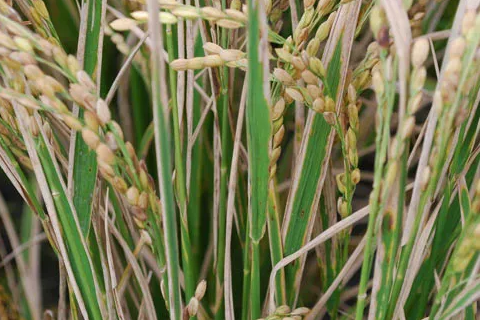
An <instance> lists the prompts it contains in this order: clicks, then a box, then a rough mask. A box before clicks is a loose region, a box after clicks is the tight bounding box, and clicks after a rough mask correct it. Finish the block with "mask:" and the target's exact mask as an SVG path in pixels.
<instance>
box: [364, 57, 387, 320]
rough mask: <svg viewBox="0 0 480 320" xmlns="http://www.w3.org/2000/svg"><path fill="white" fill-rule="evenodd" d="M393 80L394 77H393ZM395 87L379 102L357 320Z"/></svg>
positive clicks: (366, 277)
mask: <svg viewBox="0 0 480 320" xmlns="http://www.w3.org/2000/svg"><path fill="white" fill-rule="evenodd" d="M385 55H386V52H385V51H383V52H382V55H381V59H382V62H383V63H384V64H385V59H386V56H385ZM392 78H393V77H392ZM392 89H394V88H393V85H392V83H391V82H387V83H386V86H385V92H384V94H383V95H382V97H381V99H380V101H379V107H378V111H377V112H378V113H379V117H380V119H381V121H380V124H379V128H378V130H377V136H376V139H375V145H376V150H378V151H379V152H378V154H377V155H376V157H375V174H374V181H373V191H372V196H371V198H370V199H372V200H371V211H370V212H371V213H370V216H369V217H368V226H367V233H366V235H365V237H366V243H365V251H364V258H363V263H362V271H361V276H360V285H359V288H358V299H357V307H356V315H355V319H356V320H361V319H363V310H364V309H365V303H366V298H367V285H368V280H369V278H370V271H371V268H372V260H373V252H374V243H375V240H376V239H375V237H374V236H375V233H376V232H375V228H376V222H377V216H378V213H379V212H380V203H379V196H380V192H381V182H382V178H383V172H384V170H383V166H384V163H385V159H386V154H387V147H388V142H389V137H390V126H389V125H388V124H389V123H390V118H391V114H392V109H393V98H394V94H393V92H392Z"/></svg>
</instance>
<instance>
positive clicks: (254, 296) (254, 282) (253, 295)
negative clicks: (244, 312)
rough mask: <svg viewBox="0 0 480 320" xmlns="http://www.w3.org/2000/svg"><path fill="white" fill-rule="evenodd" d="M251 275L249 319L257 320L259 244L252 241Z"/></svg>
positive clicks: (259, 303)
mask: <svg viewBox="0 0 480 320" xmlns="http://www.w3.org/2000/svg"><path fill="white" fill-rule="evenodd" d="M251 245H252V247H251V250H252V255H251V258H252V274H251V278H250V281H251V285H250V299H251V302H250V303H251V305H250V319H258V318H260V316H261V298H260V243H259V242H256V241H252V243H251Z"/></svg>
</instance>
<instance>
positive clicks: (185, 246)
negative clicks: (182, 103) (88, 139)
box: [166, 25, 195, 303]
mask: <svg viewBox="0 0 480 320" xmlns="http://www.w3.org/2000/svg"><path fill="white" fill-rule="evenodd" d="M166 35H167V52H168V58H169V60H170V61H173V60H174V59H175V54H174V45H173V36H172V28H171V26H170V25H168V26H167V27H166ZM169 80H170V81H169V82H170V95H171V99H172V114H173V139H174V144H175V150H174V153H175V175H176V177H175V186H176V193H177V197H178V205H179V209H180V231H181V244H182V262H183V264H182V266H183V271H184V275H185V297H186V301H187V303H188V301H189V300H190V298H191V297H193V295H194V293H195V278H194V274H193V269H192V268H193V265H192V246H191V242H190V235H189V233H188V218H187V203H188V199H187V188H186V184H185V183H186V180H185V170H184V164H183V159H182V144H181V141H180V121H179V114H178V104H177V75H176V72H175V71H174V70H173V69H172V68H169Z"/></svg>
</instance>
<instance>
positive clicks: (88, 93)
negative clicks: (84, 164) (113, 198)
mask: <svg viewBox="0 0 480 320" xmlns="http://www.w3.org/2000/svg"><path fill="white" fill-rule="evenodd" d="M0 19H1V20H2V23H4V25H5V26H6V30H4V31H2V33H1V34H0V38H1V39H2V40H1V44H2V56H1V62H2V66H3V75H2V76H3V81H4V85H5V87H2V88H1V89H0V97H1V98H2V109H1V116H2V119H3V120H4V122H3V124H2V125H1V128H2V133H3V138H4V141H5V143H7V144H9V145H12V147H13V149H12V150H14V153H15V154H16V155H17V157H18V160H19V161H20V162H21V163H23V164H25V165H26V166H27V167H30V168H31V164H30V163H29V160H28V155H27V154H26V148H25V146H24V144H23V143H22V141H21V138H19V134H18V133H19V129H18V126H17V124H16V114H15V110H14V107H13V106H12V104H13V105H18V106H23V107H25V108H26V110H27V113H28V114H29V118H28V123H29V128H30V131H31V133H32V134H33V135H34V136H36V135H38V134H39V129H38V126H44V130H45V132H46V134H47V136H48V137H49V140H51V141H52V142H53V143H55V139H54V138H53V136H52V135H51V133H52V131H51V129H50V124H49V122H44V121H43V120H41V119H40V118H37V119H36V118H35V115H34V112H35V111H47V112H49V113H51V114H52V115H53V116H55V117H56V118H57V119H58V120H59V121H60V122H61V123H63V124H64V125H67V126H68V128H70V129H72V130H75V131H79V132H81V134H82V137H83V139H84V140H85V142H86V143H87V145H88V146H89V147H90V148H91V150H94V151H95V152H96V154H97V161H98V164H99V172H100V174H101V175H102V177H103V178H104V179H105V180H106V181H108V182H109V183H111V185H112V186H113V187H114V188H115V190H116V191H118V192H119V193H120V194H123V195H125V197H126V199H127V200H128V203H129V204H130V205H131V206H132V212H133V214H134V218H135V221H136V222H137V225H138V226H139V227H141V228H143V223H144V222H145V220H146V214H145V211H146V210H147V209H148V208H149V207H150V208H153V210H155V211H157V212H158V210H159V208H158V198H157V196H156V195H155V186H154V184H153V183H154V181H153V178H152V177H151V176H150V175H149V174H148V173H147V170H146V166H145V163H144V161H143V160H142V161H140V160H139V159H138V158H137V156H136V151H135V150H134V148H133V146H132V144H131V143H130V142H125V141H124V137H123V132H122V129H121V127H120V125H119V124H118V123H117V122H116V121H114V120H112V119H111V112H110V110H109V107H108V105H107V104H106V103H105V101H104V100H102V99H101V98H99V97H98V94H97V92H96V85H95V84H94V82H93V81H92V79H91V78H90V76H89V75H88V74H87V73H86V72H85V71H83V70H80V68H79V64H78V61H77V59H76V58H75V57H74V56H72V55H67V54H66V53H65V52H64V51H63V49H61V48H60V47H59V46H57V45H56V44H52V43H50V42H48V41H45V40H44V39H42V38H40V37H38V36H37V35H35V34H33V33H31V32H30V31H29V30H27V29H26V28H24V27H22V26H21V25H20V24H19V23H17V22H15V21H12V20H9V19H8V18H6V17H5V16H2V17H1V18H0ZM39 61H40V63H39ZM43 66H48V67H51V68H55V70H57V71H58V72H61V74H62V75H63V76H64V80H66V81H68V83H69V87H68V88H66V87H64V86H63V85H62V84H61V83H60V82H59V81H58V80H56V79H55V78H54V77H52V76H51V75H48V74H46V73H44V71H42V69H41V67H43ZM71 103H75V104H76V105H78V106H80V107H82V108H83V109H84V110H85V117H84V119H83V120H81V119H79V118H78V117H77V116H75V115H74V114H73V113H72V111H71V109H69V107H68V106H67V104H71ZM63 132H64V133H67V131H65V130H64V131H63ZM11 133H14V134H13V135H12V134H11ZM54 145H55V144H54ZM56 145H57V147H59V145H58V143H57V144H56ZM57 152H58V154H61V151H60V150H57ZM127 181H128V182H127Z"/></svg>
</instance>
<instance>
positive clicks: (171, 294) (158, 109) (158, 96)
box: [147, 0, 182, 319]
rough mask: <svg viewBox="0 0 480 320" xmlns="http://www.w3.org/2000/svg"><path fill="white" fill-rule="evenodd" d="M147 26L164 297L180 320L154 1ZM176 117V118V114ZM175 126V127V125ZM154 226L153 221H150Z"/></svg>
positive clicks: (162, 74) (159, 40)
mask: <svg viewBox="0 0 480 320" xmlns="http://www.w3.org/2000/svg"><path fill="white" fill-rule="evenodd" d="M147 8H148V14H149V19H148V24H149V30H150V34H151V37H152V45H153V46H154V50H152V60H151V63H152V64H151V67H152V68H151V69H152V101H153V109H154V110H153V114H154V116H153V120H154V124H155V151H156V157H157V170H158V175H159V187H160V192H161V196H162V201H161V206H162V210H161V212H162V222H163V228H164V230H163V234H164V238H165V247H166V249H165V255H166V265H167V274H168V293H167V296H168V297H165V299H168V301H169V313H170V318H171V319H180V317H181V314H182V295H181V291H180V272H179V268H178V266H179V257H178V241H177V222H176V215H175V205H174V203H175V202H174V193H173V186H172V182H171V175H172V166H171V163H170V156H171V149H170V131H169V129H168V109H167V104H168V102H167V90H166V87H165V66H164V63H163V59H162V57H161V52H162V48H163V45H162V42H163V41H162V33H161V30H162V29H161V25H160V21H159V16H158V11H159V6H158V2H157V1H156V0H148V1H147ZM177 117H178V114H177ZM177 124H178V123H177ZM153 222H154V223H155V222H156V221H153Z"/></svg>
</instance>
